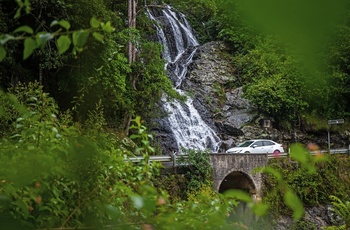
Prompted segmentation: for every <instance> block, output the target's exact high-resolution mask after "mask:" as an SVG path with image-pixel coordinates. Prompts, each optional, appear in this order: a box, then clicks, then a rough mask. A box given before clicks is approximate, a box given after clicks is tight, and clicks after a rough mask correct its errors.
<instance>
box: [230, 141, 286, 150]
mask: <svg viewBox="0 0 350 230" xmlns="http://www.w3.org/2000/svg"><path fill="white" fill-rule="evenodd" d="M283 152H284V149H283V145H281V144H278V143H276V142H274V141H271V140H264V139H259V140H248V141H245V142H243V143H241V144H239V145H237V146H236V147H233V148H230V149H228V150H226V153H273V154H279V153H283Z"/></svg>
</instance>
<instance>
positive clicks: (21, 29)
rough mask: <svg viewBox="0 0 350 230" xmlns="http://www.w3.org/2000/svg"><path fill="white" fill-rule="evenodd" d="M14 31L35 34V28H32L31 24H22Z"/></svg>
mask: <svg viewBox="0 0 350 230" xmlns="http://www.w3.org/2000/svg"><path fill="white" fill-rule="evenodd" d="M13 32H14V33H16V32H26V33H28V34H33V29H32V28H30V27H29V26H21V27H18V28H17V29H15V31H13Z"/></svg>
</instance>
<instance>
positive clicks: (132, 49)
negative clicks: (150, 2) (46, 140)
mask: <svg viewBox="0 0 350 230" xmlns="http://www.w3.org/2000/svg"><path fill="white" fill-rule="evenodd" d="M136 7H137V1H136V0H129V6H128V24H129V25H128V26H129V29H130V31H132V30H133V29H135V28H136ZM134 40H135V39H133V36H132V34H131V37H130V41H129V47H128V57H129V64H131V63H133V62H135V60H136V46H135V44H134V42H135V41H134Z"/></svg>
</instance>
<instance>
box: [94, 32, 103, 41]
mask: <svg viewBox="0 0 350 230" xmlns="http://www.w3.org/2000/svg"><path fill="white" fill-rule="evenodd" d="M92 36H93V37H94V38H95V39H96V40H97V41H99V42H102V43H103V42H104V41H103V39H104V37H103V36H102V34H100V33H97V32H93V33H92Z"/></svg>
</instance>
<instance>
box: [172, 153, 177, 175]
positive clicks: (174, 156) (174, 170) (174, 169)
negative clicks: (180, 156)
mask: <svg viewBox="0 0 350 230" xmlns="http://www.w3.org/2000/svg"><path fill="white" fill-rule="evenodd" d="M176 157H177V156H176V152H175V151H174V153H173V172H174V173H176Z"/></svg>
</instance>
